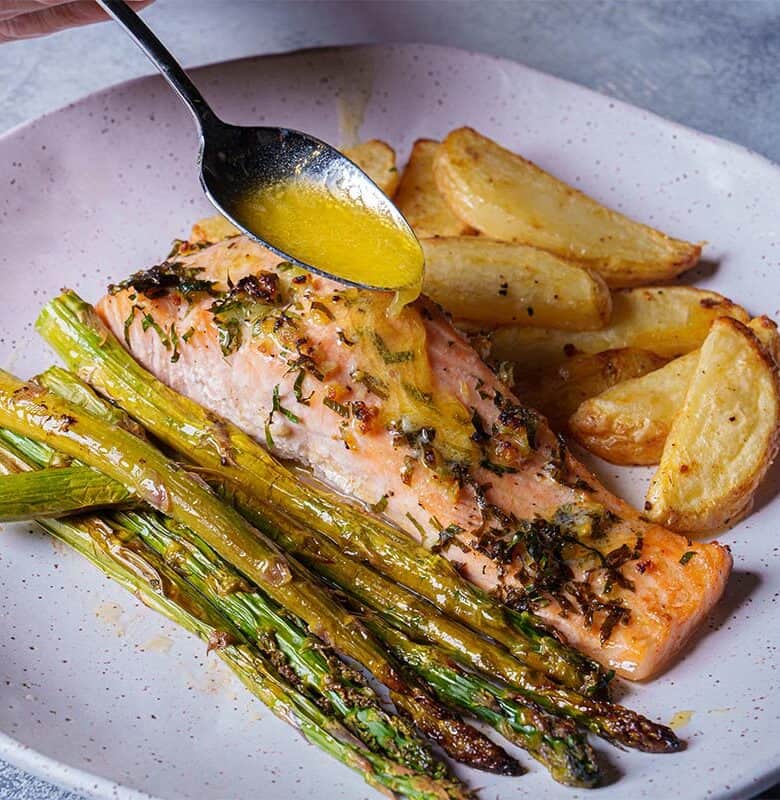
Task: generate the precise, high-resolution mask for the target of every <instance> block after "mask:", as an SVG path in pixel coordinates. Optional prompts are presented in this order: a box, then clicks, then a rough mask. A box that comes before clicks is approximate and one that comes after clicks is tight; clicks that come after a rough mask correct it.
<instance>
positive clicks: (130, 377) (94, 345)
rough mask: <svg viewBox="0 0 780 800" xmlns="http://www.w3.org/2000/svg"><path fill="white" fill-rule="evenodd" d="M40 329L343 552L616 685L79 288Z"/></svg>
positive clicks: (572, 674)
mask: <svg viewBox="0 0 780 800" xmlns="http://www.w3.org/2000/svg"><path fill="white" fill-rule="evenodd" d="M36 327H37V329H38V331H39V333H41V335H42V336H43V337H44V339H46V341H47V342H48V343H49V344H50V345H51V346H52V347H53V348H54V349H55V350H56V351H57V352H58V353H59V354H60V356H61V357H62V358H63V359H64V360H65V362H66V363H67V365H68V366H69V367H70V368H71V369H73V370H75V371H76V372H77V373H79V374H81V375H83V376H84V377H85V378H87V379H88V380H89V382H90V383H91V384H92V385H93V386H95V387H96V388H98V389H99V390H100V391H101V392H103V393H104V394H106V395H108V396H109V397H111V398H112V399H113V400H115V401H116V402H117V403H119V405H120V406H122V407H123V408H125V409H126V410H127V411H129V412H130V413H131V415H132V416H133V417H135V418H136V419H137V420H139V421H140V422H141V423H142V424H143V425H144V426H145V427H146V428H148V429H149V430H150V431H152V432H153V433H154V434H155V436H157V437H159V438H160V439H161V440H162V441H164V442H165V443H166V444H168V445H170V446H172V447H173V448H174V449H177V450H179V451H180V452H182V453H185V454H187V455H188V456H190V457H192V459H193V460H194V461H196V463H198V464H200V465H201V466H203V467H206V468H208V469H210V470H216V471H218V472H219V474H221V475H222V476H224V477H225V478H226V479H228V480H229V481H231V482H233V483H235V484H236V485H237V486H240V487H242V488H244V489H245V490H246V491H247V492H249V493H250V494H252V495H254V496H256V497H257V498H259V499H261V500H263V501H264V502H266V503H268V504H269V505H272V506H275V507H279V508H280V509H282V510H283V511H284V512H285V514H287V515H289V516H290V517H292V518H293V519H295V520H296V521H297V522H299V523H301V524H303V525H307V526H310V527H311V528H312V529H314V530H315V531H318V532H322V533H324V534H325V535H327V536H328V537H330V538H331V539H332V540H333V541H334V543H336V544H337V545H338V547H339V549H340V550H341V552H342V553H344V554H347V555H349V556H351V557H353V558H357V559H360V560H361V561H365V562H366V563H368V564H370V565H371V566H372V567H374V568H375V569H376V570H378V571H379V572H381V573H382V574H384V575H386V576H387V577H388V578H390V579H391V580H393V581H396V582H399V583H402V584H404V585H405V586H407V587H408V588H410V589H412V590H413V591H415V592H418V593H419V594H421V595H423V596H424V597H427V598H428V599H429V600H431V602H433V603H435V604H436V605H437V606H438V607H439V608H441V610H442V611H443V612H444V613H446V614H448V615H450V616H452V617H454V618H456V619H459V620H460V621H461V622H463V623H464V624H466V625H469V626H470V627H472V628H473V629H474V630H476V631H480V632H481V633H483V634H485V635H487V636H490V637H491V638H493V639H495V640H496V641H498V642H501V643H502V644H503V645H504V646H505V647H506V648H508V649H509V650H510V651H511V652H512V653H513V654H514V655H515V656H516V657H517V658H519V659H520V660H522V661H524V662H525V663H527V664H528V665H529V666H531V667H533V668H534V669H537V670H539V671H543V672H546V673H547V674H548V675H549V676H550V677H552V678H554V679H556V680H558V681H560V682H561V683H564V684H565V685H567V686H570V687H572V688H575V689H578V690H582V691H584V692H585V693H594V694H595V693H598V692H599V691H601V690H603V689H604V687H605V686H606V683H607V682H608V680H609V678H610V677H611V673H605V672H604V670H603V669H602V668H601V667H600V666H599V665H598V664H596V663H595V662H594V661H592V660H590V659H588V658H586V657H585V656H584V655H582V654H581V653H578V652H577V651H576V650H574V649H572V648H569V647H567V646H566V645H564V644H563V643H562V642H560V641H558V639H556V638H555V637H554V636H552V635H551V634H550V633H549V632H548V631H547V630H546V629H545V628H544V626H543V625H542V623H541V622H540V621H539V620H538V619H537V618H536V617H535V616H534V615H532V614H528V613H525V612H510V611H509V610H508V609H506V608H505V607H503V606H501V605H500V604H498V603H496V602H495V601H494V600H492V599H491V598H490V597H489V596H488V595H487V594H485V593H484V592H482V591H481V590H479V589H478V588H477V587H475V586H473V585H472V584H470V583H468V582H467V581H465V580H464V579H462V578H461V577H460V576H459V575H458V574H457V572H456V571H455V569H454V568H453V567H452V565H451V564H450V563H449V562H448V561H447V560H446V559H445V558H443V557H442V556H439V555H437V554H435V553H432V552H430V551H429V550H426V549H425V548H424V547H422V546H421V545H419V544H417V543H416V542H414V540H412V539H411V538H410V537H409V536H407V535H406V534H404V533H403V532H402V531H399V530H396V529H395V528H393V527H392V526H391V525H388V524H385V523H383V522H381V521H380V520H378V519H374V518H371V517H368V516H367V515H365V514H362V513H361V512H360V511H358V510H357V509H355V508H352V507H350V506H348V505H347V504H345V503H343V502H341V501H339V500H337V499H335V498H333V497H331V496H330V495H328V494H327V493H324V492H321V491H319V490H317V489H315V488H313V487H310V486H306V485H303V484H302V483H301V482H300V481H299V480H298V479H297V478H296V477H295V476H294V475H293V474H292V473H291V472H289V470H287V469H285V468H284V467H283V466H282V465H281V464H279V463H278V462H277V461H276V460H275V459H274V458H273V457H272V456H271V455H270V454H269V453H267V452H266V451H265V450H264V449H263V448H262V447H261V446H260V445H258V444H257V442H255V441H254V440H253V439H252V438H251V437H249V436H247V435H246V434H244V433H243V432H242V431H240V430H239V429H238V428H237V427H236V426H234V425H232V424H230V423H228V422H226V421H225V420H222V419H220V418H218V417H217V416H216V415H214V414H212V413H211V412H209V411H207V410H206V409H204V408H203V407H201V406H200V405H198V404H197V403H195V402H193V401H191V400H189V399H188V398H186V397H183V396H181V395H179V394H178V393H176V392H174V391H173V390H172V389H170V388H169V387H167V386H165V385H164V384H163V383H161V382H160V381H158V380H156V379H155V378H154V376H152V375H151V374H150V373H149V372H147V371H146V370H145V369H144V368H143V367H141V366H140V365H139V364H138V363H137V362H136V361H135V360H134V359H133V358H132V357H131V356H130V355H129V354H128V353H127V352H126V351H125V349H124V348H123V347H122V345H121V344H120V343H119V342H118V341H117V339H116V337H114V336H113V334H112V333H111V331H109V330H108V328H107V327H106V325H105V324H104V323H103V322H102V320H101V319H100V318H99V317H98V316H97V314H96V313H95V311H94V309H93V308H92V307H91V306H90V305H89V304H88V303H86V302H84V301H83V300H81V298H79V297H78V295H76V294H75V293H74V292H71V291H68V292H65V293H64V294H62V295H61V296H60V297H58V298H56V299H55V300H53V301H51V302H50V303H48V304H47V305H46V306H44V308H43V309H42V311H41V314H40V316H39V318H38V321H37V323H36Z"/></svg>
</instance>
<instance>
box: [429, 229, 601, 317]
mask: <svg viewBox="0 0 780 800" xmlns="http://www.w3.org/2000/svg"><path fill="white" fill-rule="evenodd" d="M420 244H421V245H422V248H423V253H424V254H425V280H424V282H423V292H424V293H425V294H427V295H428V296H429V297H432V298H433V299H434V300H435V301H436V302H437V303H441V305H442V306H444V308H446V309H447V310H448V311H449V312H451V313H452V314H453V315H454V316H455V317H460V318H463V319H468V320H473V321H476V322H480V323H483V324H489V325H500V324H504V323H508V324H516V325H527V326H532V327H541V328H546V327H547V328H549V327H553V328H567V329H570V330H594V329H596V328H601V327H603V326H604V325H606V324H607V322H608V321H609V315H610V312H611V310H612V298H611V296H610V293H609V289H607V287H606V284H605V283H604V281H603V280H602V279H601V278H600V277H599V276H598V275H597V274H596V273H593V272H589V271H588V270H586V269H583V268H582V267H580V266H578V265H576V264H572V263H571V262H570V261H566V260H564V259H561V258H558V257H557V256H554V255H552V254H551V253H547V252H545V251H544V250H537V249H536V248H535V247H526V246H525V245H519V244H510V243H509V242H498V241H496V240H495V239H487V238H484V237H482V236H448V237H437V238H433V239H421V240H420Z"/></svg>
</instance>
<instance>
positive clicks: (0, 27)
mask: <svg viewBox="0 0 780 800" xmlns="http://www.w3.org/2000/svg"><path fill="white" fill-rule="evenodd" d="M152 2H154V0H129V2H128V5H129V6H130V7H131V8H132V9H133V10H134V11H139V10H140V9H142V8H146V6H148V5H150V4H151V3H152ZM105 19H108V15H107V14H106V12H105V11H103V9H102V8H100V6H99V5H98V4H97V3H95V2H94V0H0V42H13V41H16V40H17V39H31V38H33V37H34V36H45V35H46V34H47V33H55V32H56V31H61V30H64V29H65V28H73V27H76V26H78V25H89V24H90V23H91V22H100V21H102V20H105Z"/></svg>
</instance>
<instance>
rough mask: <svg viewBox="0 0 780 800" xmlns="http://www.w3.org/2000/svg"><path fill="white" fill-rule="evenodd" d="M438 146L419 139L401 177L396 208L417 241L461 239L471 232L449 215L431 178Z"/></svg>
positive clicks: (457, 218)
mask: <svg viewBox="0 0 780 800" xmlns="http://www.w3.org/2000/svg"><path fill="white" fill-rule="evenodd" d="M438 149H439V143H438V142H436V141H434V140H433V139H418V140H417V141H416V142H415V143H414V145H413V146H412V152H411V154H410V155H409V163H408V164H407V165H406V168H405V169H404V171H403V175H401V183H400V185H399V186H398V191H397V192H396V194H395V198H394V200H395V204H396V206H398V210H399V211H400V212H401V213H402V214H403V215H404V217H406V221H407V222H408V223H409V224H410V225H411V226H412V228H414V231H415V233H416V234H417V235H418V236H419V237H425V236H463V235H465V234H467V233H469V232H471V233H473V232H474V229H473V228H471V226H469V225H467V224H466V223H465V222H463V221H462V220H461V219H460V218H459V217H456V216H455V214H453V213H452V210H451V209H450V207H449V206H448V205H447V202H446V201H445V199H444V197H442V195H441V193H440V192H439V189H438V188H437V186H436V181H435V179H434V177H433V159H434V156H435V155H436V152H437V151H438Z"/></svg>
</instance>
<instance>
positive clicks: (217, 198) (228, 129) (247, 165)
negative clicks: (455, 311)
mask: <svg viewBox="0 0 780 800" xmlns="http://www.w3.org/2000/svg"><path fill="white" fill-rule="evenodd" d="M97 2H98V3H99V4H100V5H101V6H102V7H103V8H104V9H105V11H106V12H108V14H109V15H110V16H112V17H113V18H114V19H115V20H116V21H117V22H118V23H119V24H120V25H121V26H122V28H124V30H125V32H126V33H127V34H128V35H129V36H130V37H131V38H132V39H133V40H134V41H135V43H136V44H137V45H138V46H139V47H140V48H141V50H143V51H144V53H146V55H147V56H148V57H149V59H150V60H151V61H152V63H154V65H155V66H156V67H157V68H158V69H159V70H160V72H161V73H162V74H163V77H164V78H165V79H166V80H167V81H168V83H169V84H170V85H171V86H172V87H173V88H174V89H175V90H176V93H177V94H178V95H179V97H181V99H182V100H183V101H184V102H185V103H186V104H187V106H188V107H189V109H190V111H192V114H193V116H194V117H195V121H196V123H197V125H198V130H199V132H200V152H199V155H198V163H199V165H200V168H201V171H200V182H201V185H202V186H203V189H204V191H205V192H206V196H207V197H208V198H209V200H211V202H212V203H213V204H214V206H215V207H216V208H217V210H218V211H219V212H220V213H221V214H223V215H224V216H225V217H227V218H228V219H229V220H230V221H231V222H232V223H233V224H234V225H235V226H236V227H237V228H239V229H240V230H242V231H243V232H244V233H246V234H247V235H249V236H250V237H251V238H253V239H255V240H257V241H259V242H260V243H261V244H263V245H265V246H266V247H268V248H269V249H271V250H273V251H274V252H275V253H277V254H278V255H279V256H281V257H282V258H284V259H286V260H288V261H291V262H293V263H295V264H297V265H299V266H301V267H303V268H304V269H307V270H311V271H313V272H317V273H319V274H321V275H325V276H326V277H330V278H335V279H336V280H339V281H341V282H342V283H348V284H350V285H352V286H358V287H361V288H365V289H385V290H386V289H388V288H398V287H387V286H374V285H371V284H366V283H361V282H356V281H352V280H346V279H344V278H342V277H339V276H338V275H333V274H331V273H329V272H327V271H326V270H324V269H322V268H321V267H318V265H317V264H308V263H306V262H305V261H303V260H301V259H300V258H298V257H296V252H295V243H294V242H289V241H270V240H269V239H267V238H263V236H259V235H258V234H257V232H256V231H252V230H251V229H249V228H247V227H246V225H244V224H243V223H242V219H241V214H240V212H239V201H240V199H241V198H242V197H246V196H247V194H248V193H250V192H259V191H261V190H262V189H263V188H264V187H268V186H271V185H277V184H279V183H280V182H282V181H285V180H289V179H292V178H295V179H296V180H300V179H301V178H305V179H308V180H309V181H312V182H318V183H322V184H325V185H326V186H327V187H328V191H329V192H330V193H331V194H332V195H334V197H335V199H337V200H338V199H339V198H342V199H343V200H345V201H350V202H354V201H355V198H359V202H360V203H361V205H363V206H365V207H366V208H368V209H370V210H372V211H375V212H376V213H377V214H381V215H382V216H383V217H384V218H385V219H386V220H389V221H390V222H392V224H394V225H396V226H398V228H399V230H400V231H401V232H403V233H404V234H406V235H408V236H409V237H410V239H411V241H412V242H415V244H416V238H415V235H414V233H413V232H412V229H411V228H410V226H409V224H408V223H407V222H406V220H405V219H404V218H403V216H402V215H401V213H400V212H399V211H398V209H397V208H396V207H395V206H394V205H393V203H392V202H390V200H389V199H388V198H387V197H386V196H385V194H384V193H383V192H382V191H381V190H380V189H379V187H377V185H376V184H375V183H374V182H373V181H372V180H371V179H370V178H369V177H368V175H366V174H365V173H364V172H363V171H362V170H361V169H360V168H359V167H357V166H356V165H355V164H353V163H352V162H351V161H350V160H349V159H348V158H347V157H346V156H344V155H342V154H341V153H340V152H339V151H338V150H336V149H335V148H333V147H331V146H330V145H329V144H326V143H325V142H323V141H320V140H319V139H316V138H315V137H313V136H309V135H308V134H306V133H301V132H300V131H295V130H290V129H289V128H267V127H261V128H254V127H245V126H240V125H230V124H229V123H227V122H223V121H222V120H221V119H219V118H218V117H217V115H216V114H215V113H214V112H213V111H212V110H211V108H210V107H209V105H208V103H207V102H206V101H205V100H204V99H203V96H202V95H201V93H200V92H199V91H198V89H197V88H196V87H195V85H194V84H193V83H192V81H191V80H190V79H189V77H188V76H187V74H186V73H185V72H184V70H183V69H182V68H181V66H180V65H179V64H178V62H177V61H176V59H175V58H174V57H173V56H172V55H171V54H170V53H169V52H168V50H167V49H166V48H165V47H164V45H163V44H162V42H161V41H160V40H159V39H158V38H157V37H156V36H155V35H154V33H152V31H151V30H150V29H149V27H148V26H147V25H146V23H144V22H143V21H142V20H141V18H140V17H139V16H138V15H137V14H136V13H135V12H134V11H133V10H132V9H131V8H130V7H129V6H127V5H126V4H125V3H124V2H122V0H97ZM305 224H306V220H305V219H302V220H301V225H305ZM418 247H419V245H418Z"/></svg>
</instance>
